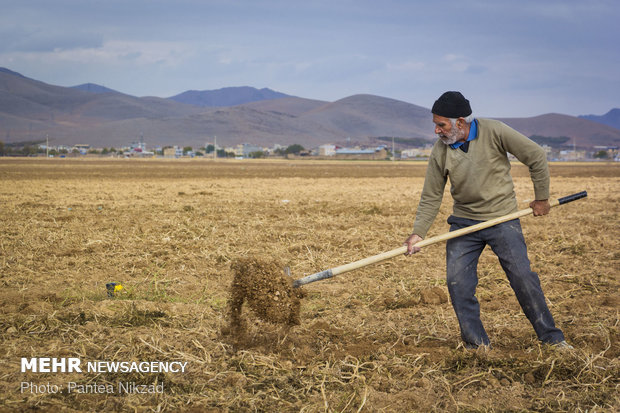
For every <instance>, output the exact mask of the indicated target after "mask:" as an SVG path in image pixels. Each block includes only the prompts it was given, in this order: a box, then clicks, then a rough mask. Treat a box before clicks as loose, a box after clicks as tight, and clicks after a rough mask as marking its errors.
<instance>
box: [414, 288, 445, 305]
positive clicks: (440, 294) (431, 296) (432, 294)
mask: <svg viewBox="0 0 620 413" xmlns="http://www.w3.org/2000/svg"><path fill="white" fill-rule="evenodd" d="M420 294H421V295H422V302H423V303H424V304H443V303H447V302H448V296H447V295H446V293H445V292H444V291H443V289H442V288H441V287H433V288H428V289H426V290H422V292H421V293H420Z"/></svg>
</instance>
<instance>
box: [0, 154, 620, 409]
mask: <svg viewBox="0 0 620 413" xmlns="http://www.w3.org/2000/svg"><path fill="white" fill-rule="evenodd" d="M424 171H425V165H424V164H422V163H413V162H412V163H407V162H396V163H390V162H370V161H369V162H318V161H253V162H250V161H247V162H246V161H243V162H240V161H235V162H232V161H229V162H225V161H223V162H213V161H206V160H201V161H163V160H70V159H5V158H0V178H1V179H0V203H1V206H2V208H1V209H0V230H1V237H0V281H1V282H2V287H3V288H2V290H0V302H1V305H0V340H1V341H0V343H1V344H0V345H1V349H2V353H3V354H4V357H3V359H2V375H1V376H0V403H1V405H2V406H3V409H4V410H7V411H25V410H41V411H104V410H107V411H115V410H116V411H139V412H149V411H185V410H189V411H213V412H215V411H231V412H232V411H235V412H236V411H270V412H272V411H273V412H275V411H303V412H315V411H321V412H324V411H328V412H332V411H333V412H341V411H344V412H349V411H355V412H357V411H368V412H376V411H385V412H402V411H420V412H428V411H454V412H456V411H495V412H500V411H501V412H505V411H550V412H562V411H569V412H573V411H582V412H585V411H597V412H612V411H619V410H620V399H619V396H618V394H619V393H620V392H619V384H620V380H619V378H620V362H619V356H620V344H619V342H618V339H619V328H620V325H619V308H620V295H619V293H618V291H619V290H620V252H619V250H620V249H619V246H620V241H619V239H620V230H619V228H620V226H619V225H618V224H619V221H620V220H619V212H620V207H619V205H620V165H619V164H612V163H576V164H552V165H551V175H552V185H551V187H552V196H554V197H561V196H564V195H568V194H571V193H574V192H578V191H581V190H587V191H588V198H586V199H584V200H579V201H575V202H573V203H569V204H567V205H563V206H560V207H557V208H553V209H552V210H551V214H550V215H548V216H545V217H537V218H534V217H526V218H523V219H522V225H523V230H524V233H525V237H526V240H527V241H528V248H529V255H530V259H531V261H532V267H533V269H534V270H535V271H537V272H538V273H539V275H540V278H541V283H542V285H543V290H544V291H545V293H546V296H547V299H548V302H549V306H550V308H551V311H552V313H553V315H554V317H555V319H556V323H557V324H558V325H559V326H560V327H561V328H562V329H563V330H564V332H565V334H566V336H567V339H568V340H569V342H570V343H571V344H573V345H574V346H575V351H573V352H562V351H558V350H556V349H554V348H549V347H547V346H541V345H540V344H539V343H538V341H537V340H536V337H535V335H534V331H533V329H532V328H531V326H530V325H529V323H528V321H527V320H526V318H525V316H524V315H523V314H522V312H521V310H520V308H519V305H518V303H517V300H516V298H515V297H514V294H513V292H512V290H511V289H510V286H509V285H508V281H507V280H506V277H505V275H504V273H503V271H502V269H501V267H500V265H499V263H498V262H497V259H496V257H495V256H494V255H493V254H492V253H491V252H490V251H485V252H484V253H483V255H482V257H481V260H480V264H479V276H480V283H479V286H478V294H477V295H478V298H479V300H480V302H481V307H482V320H483V322H484V323H485V326H486V328H487V331H488V333H489V336H490V338H491V341H492V344H493V349H492V350H490V351H488V352H475V351H468V350H465V349H463V348H462V346H460V345H459V342H460V341H459V331H458V324H457V321H456V317H455V315H454V312H453V311H452V308H451V306H450V303H449V300H448V299H447V288H446V286H445V278H444V277H445V270H444V259H445V248H444V245H443V244H438V245H434V246H429V247H427V248H425V249H423V251H422V252H421V253H420V254H416V255H415V256H413V257H397V258H394V259H392V260H389V261H386V262H384V263H382V264H378V265H374V266H369V267H365V268H362V269H359V270H356V271H353V272H351V273H346V274H342V275H340V276H337V277H335V278H333V279H329V280H326V281H321V282H317V283H313V284H309V285H307V286H305V287H304V291H305V297H303V298H302V299H301V301H300V303H299V304H300V308H299V320H298V321H299V324H298V325H295V323H289V322H287V323H270V322H268V321H264V319H267V320H269V319H270V318H269V317H270V316H273V317H275V318H276V319H278V317H277V315H274V314H271V315H270V316H265V315H264V316H263V317H260V314H259V315H257V314H255V313H253V311H252V308H251V306H249V305H247V304H246V305H244V306H243V308H242V311H241V316H240V317H241V318H242V320H240V323H241V322H242V323H243V326H242V327H243V334H233V333H235V332H234V331H232V332H231V331H230V329H231V328H230V327H231V326H230V323H229V321H230V320H229V314H230V312H229V310H230V308H229V307H230V305H231V294H230V292H231V287H232V284H233V277H234V274H235V271H234V268H231V265H233V264H234V263H236V262H242V263H247V262H252V261H251V260H252V259H255V258H256V257H260V259H261V260H263V261H261V262H263V263H264V262H269V260H270V259H273V262H277V263H278V264H277V265H278V266H280V265H282V266H289V267H290V269H291V272H292V275H293V278H295V279H296V278H301V277H303V276H305V275H308V274H311V273H314V272H317V271H321V270H324V269H328V268H332V267H335V266H338V265H341V264H345V263H347V262H350V261H355V260H358V259H360V258H364V257H366V256H369V255H374V254H377V253H380V252H383V251H387V250H390V249H393V248H396V247H399V246H401V245H402V242H403V240H404V239H405V238H406V236H407V235H408V234H409V232H410V230H411V227H412V223H413V218H414V213H415V208H416V205H417V201H418V199H419V195H420V192H421V189H422V183H423V179H424ZM513 175H514V178H515V186H516V190H517V195H518V198H519V201H520V205H521V207H526V206H527V203H528V200H529V199H531V197H532V193H533V191H532V186H531V183H530V181H529V179H528V175H527V169H526V168H525V167H523V166H520V165H514V167H513ZM450 209H451V200H450V196H449V193H448V191H446V195H445V197H444V205H443V206H442V208H441V211H440V215H439V216H438V218H437V220H436V221H435V224H434V226H433V227H432V228H431V231H430V233H429V236H432V235H438V234H441V233H444V232H446V231H447V230H448V225H447V224H446V222H445V220H446V218H447V216H448V214H449V212H450ZM239 260H241V261H239ZM248 260H250V261H248ZM265 265H266V264H265ZM237 268H239V267H237ZM244 268H245V267H244ZM244 271H245V270H244ZM109 282H119V283H121V284H122V285H123V287H124V288H123V289H122V290H121V291H118V292H117V293H116V296H115V297H113V298H109V297H108V296H107V292H106V283H109ZM283 319H286V320H289V318H288V317H285V318H283ZM278 320H280V319H278ZM22 357H27V358H31V357H56V358H62V357H65V358H67V357H74V358H79V359H80V360H81V363H82V367H84V366H85V364H86V363H87V362H91V361H129V362H150V361H163V362H182V363H187V364H186V369H185V371H184V372H177V373H174V372H167V373H166V372H139V371H137V372H136V371H133V372H128V373H122V372H88V371H83V372H70V373H51V372H50V373H33V372H24V373H22V372H21V365H20V363H21V358H22ZM121 382H122V383H126V382H131V383H135V384H137V385H140V384H144V385H153V386H151V387H150V389H151V390H153V392H152V393H139V392H135V391H130V392H120V391H119V387H118V384H119V383H121ZM22 383H32V384H33V385H34V386H35V388H36V389H37V391H33V387H30V388H26V389H25V390H24V389H23V388H22V387H21V386H22ZM68 383H76V385H78V386H82V388H86V389H89V388H87V387H86V386H87V385H91V387H90V389H91V390H88V391H85V392H83V393H80V392H78V390H74V391H71V392H69V391H68ZM95 384H97V385H100V386H103V387H102V389H108V387H106V386H107V385H109V386H110V388H112V389H113V391H112V392H107V391H100V392H97V391H94V390H93V389H94V387H93V386H94V385H95ZM161 384H163V392H158V391H157V390H156V388H155V386H154V385H161ZM53 386H58V389H59V391H58V392H52V391H50V390H49V389H54V387H53ZM79 388H80V387H77V389H79ZM145 388H147V389H149V387H148V386H146V387H145ZM38 390H43V391H38Z"/></svg>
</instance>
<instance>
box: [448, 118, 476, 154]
mask: <svg viewBox="0 0 620 413" xmlns="http://www.w3.org/2000/svg"><path fill="white" fill-rule="evenodd" d="M477 137H478V121H477V120H476V119H474V121H473V122H472V123H471V124H470V125H469V135H468V136H467V142H469V141H473V140H474V139H476V138H477ZM464 143H465V142H456V143H452V144H450V147H451V148H452V149H457V148H458V147H459V146H461V145H462V144H464Z"/></svg>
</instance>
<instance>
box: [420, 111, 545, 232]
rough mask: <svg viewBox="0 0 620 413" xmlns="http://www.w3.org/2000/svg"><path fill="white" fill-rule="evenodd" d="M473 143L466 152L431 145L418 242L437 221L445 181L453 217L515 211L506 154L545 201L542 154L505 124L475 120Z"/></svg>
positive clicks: (484, 216) (488, 216)
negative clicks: (516, 161)
mask: <svg viewBox="0 0 620 413" xmlns="http://www.w3.org/2000/svg"><path fill="white" fill-rule="evenodd" d="M477 121H478V135H477V138H476V139H474V140H472V141H470V142H469V149H468V151H467V152H463V151H462V150H461V149H452V148H450V147H449V146H448V145H445V144H444V143H443V142H441V141H440V140H437V142H436V143H435V146H434V147H433V150H432V152H431V156H430V159H429V161H428V167H427V170H426V178H425V180H424V189H423V190H422V196H421V197H420V203H419V205H418V210H417V213H416V217H415V223H414V225H413V233H414V234H417V235H419V236H420V237H422V238H424V237H425V236H426V233H427V231H428V229H429V228H430V226H431V224H432V223H433V221H434V220H435V217H436V216H437V212H438V211H439V206H440V205H441V200H442V198H443V193H444V187H445V185H446V181H447V179H448V178H449V179H450V193H451V194H452V198H453V200H454V209H453V215H454V216H457V217H461V218H469V219H476V220H480V221H487V220H489V219H493V218H497V217H500V216H502V215H506V214H510V213H512V212H515V211H517V199H516V195H515V192H514V186H513V183H512V177H511V176H510V162H509V161H508V155H507V153H508V152H510V153H511V154H513V155H514V156H516V157H517V159H519V161H521V162H522V163H524V164H525V165H527V166H528V167H529V170H530V177H531V179H532V182H533V184H534V196H535V199H537V200H543V199H548V198H549V168H548V166H547V158H546V155H545V152H544V150H543V149H542V148H541V147H540V146H538V145H537V144H536V143H535V142H533V141H531V140H530V139H528V138H527V137H526V136H524V135H522V134H521V133H519V132H517V131H515V130H514V129H512V128H511V127H509V126H508V125H506V124H504V123H502V122H500V121H497V120H492V119H477Z"/></svg>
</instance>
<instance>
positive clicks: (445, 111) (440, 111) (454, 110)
mask: <svg viewBox="0 0 620 413" xmlns="http://www.w3.org/2000/svg"><path fill="white" fill-rule="evenodd" d="M431 112H433V113H434V114H435V115H439V116H443V117H444V118H451V119H456V118H466V117H467V116H469V115H471V107H470V106H469V100H467V99H465V96H463V95H462V94H461V92H446V93H444V94H443V95H441V96H440V97H439V99H437V100H436V101H435V104H434V105H433V109H432V110H431Z"/></svg>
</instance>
